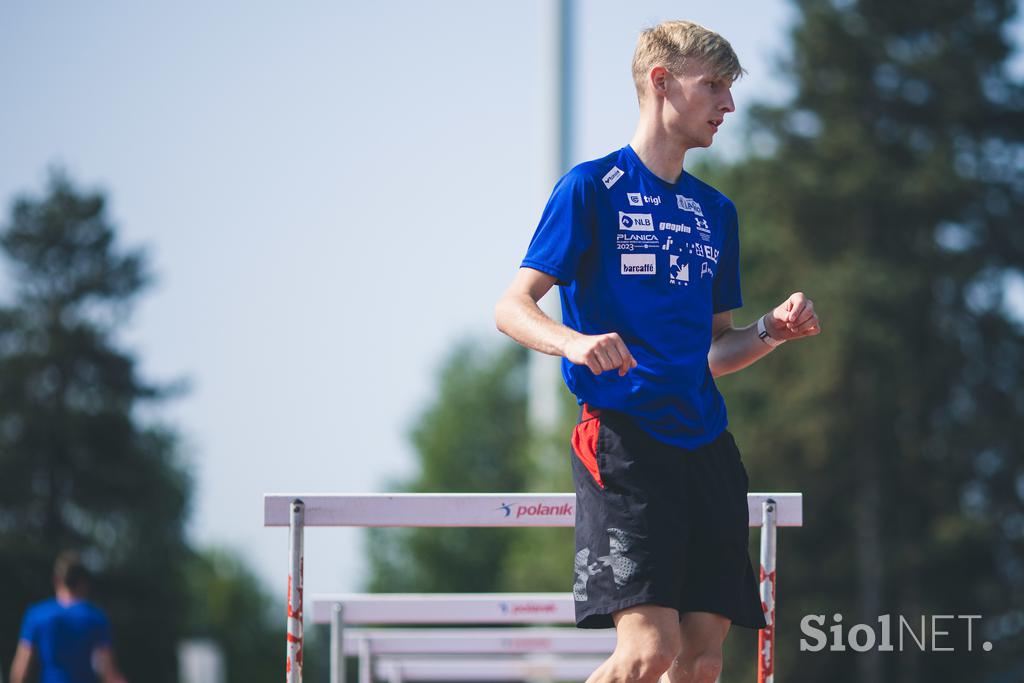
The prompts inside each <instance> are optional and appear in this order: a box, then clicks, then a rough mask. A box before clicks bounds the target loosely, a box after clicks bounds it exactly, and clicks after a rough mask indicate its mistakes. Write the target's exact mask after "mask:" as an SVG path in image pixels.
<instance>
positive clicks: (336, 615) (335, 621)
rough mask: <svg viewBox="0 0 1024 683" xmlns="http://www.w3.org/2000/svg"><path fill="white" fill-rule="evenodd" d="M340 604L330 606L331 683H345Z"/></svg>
mask: <svg viewBox="0 0 1024 683" xmlns="http://www.w3.org/2000/svg"><path fill="white" fill-rule="evenodd" d="M343 628H344V622H343V620H342V612H341V603H340V602H336V603H334V605H332V606H331V683H345V641H344V638H345V632H344V630H343Z"/></svg>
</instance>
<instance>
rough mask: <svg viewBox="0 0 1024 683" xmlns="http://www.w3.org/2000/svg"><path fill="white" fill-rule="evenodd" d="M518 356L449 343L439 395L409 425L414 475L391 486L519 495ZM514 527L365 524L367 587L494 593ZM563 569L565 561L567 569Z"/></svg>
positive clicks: (525, 460)
mask: <svg viewBox="0 0 1024 683" xmlns="http://www.w3.org/2000/svg"><path fill="white" fill-rule="evenodd" d="M525 360H526V352H525V351H524V350H523V349H522V348H520V347H517V346H513V345H510V344H505V345H503V346H502V347H501V348H500V349H498V350H497V351H491V350H487V349H485V348H483V347H481V346H480V345H479V344H474V343H472V342H465V343H462V344H460V345H458V346H457V347H456V348H455V349H454V350H453V351H452V353H451V354H450V355H449V357H448V358H447V359H446V361H445V362H444V364H443V367H442V370H441V372H440V376H439V395H438V397H437V399H436V401H435V402H434V403H433V404H432V405H431V406H429V407H428V408H427V409H426V410H425V411H424V412H423V414H422V415H421V416H420V417H419V418H418V420H417V421H416V424H415V426H414V427H413V429H412V435H411V436H412V442H413V445H414V446H415V448H416V451H417V453H418V455H419V471H418V472H417V474H416V475H415V476H414V477H413V478H412V480H411V481H409V482H407V483H405V484H402V485H399V486H398V487H396V490H405V491H411V492H502V491H523V490H525V486H526V483H527V481H528V480H529V476H530V466H529V457H528V454H527V452H526V446H527V438H526V395H525V391H526V385H525V381H526V363H525ZM520 531H521V530H518V529H371V530H370V531H369V543H368V546H367V548H368V553H369V558H370V581H369V586H368V588H369V590H372V591H377V592H402V591H425V592H447V591H454V592H479V591H495V590H503V589H504V587H505V583H506V579H505V574H506V570H505V567H506V563H507V562H508V555H509V551H510V548H511V547H512V543H513V542H514V535H515V534H516V533H520ZM570 570H571V566H570Z"/></svg>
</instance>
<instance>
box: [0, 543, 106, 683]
mask: <svg viewBox="0 0 1024 683" xmlns="http://www.w3.org/2000/svg"><path fill="white" fill-rule="evenodd" d="M53 585H54V591H55V593H56V598H55V599H52V600H46V601H43V602H40V603H37V604H35V605H33V606H32V607H30V608H29V610H28V612H26V614H25V620H24V621H23V622H22V625H21V638H20V640H19V641H18V649H17V651H16V652H15V653H14V663H13V664H12V665H11V683H27V681H29V680H30V678H29V670H30V669H31V668H32V666H33V664H34V663H36V662H38V663H39V667H40V671H39V681H40V683H95V682H96V681H102V683H123V682H124V679H123V678H122V677H121V674H120V672H119V671H118V669H117V665H116V664H115V663H114V656H113V653H112V652H111V650H110V626H109V625H108V624H107V618H106V616H104V614H103V612H101V611H100V610H99V609H98V608H96V607H94V606H93V605H91V604H90V603H88V602H86V599H85V598H86V596H87V594H88V590H89V573H88V570H87V569H86V568H85V565H83V564H82V562H81V561H80V560H79V559H78V556H77V555H75V554H74V553H61V555H60V556H59V557H58V558H57V562H56V564H55V565H54V569H53Z"/></svg>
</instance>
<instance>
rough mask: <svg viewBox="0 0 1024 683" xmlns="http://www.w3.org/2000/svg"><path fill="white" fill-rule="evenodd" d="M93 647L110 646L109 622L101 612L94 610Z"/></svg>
mask: <svg viewBox="0 0 1024 683" xmlns="http://www.w3.org/2000/svg"><path fill="white" fill-rule="evenodd" d="M93 641H94V643H95V647H103V646H105V645H110V622H109V621H107V616H106V615H105V614H103V612H101V611H99V610H96V623H95V628H94V629H93Z"/></svg>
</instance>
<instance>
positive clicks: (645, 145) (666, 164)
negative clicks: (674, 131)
mask: <svg viewBox="0 0 1024 683" xmlns="http://www.w3.org/2000/svg"><path fill="white" fill-rule="evenodd" d="M629 146H630V147H632V148H633V151H634V152H636V155H637V156H638V157H640V161H642V162H643V164H644V166H646V167H647V169H648V170H649V171H650V172H651V173H653V174H654V175H656V176H658V177H659V178H661V179H662V180H664V181H665V182H666V183H675V182H676V181H677V180H679V176H680V175H682V173H683V158H684V157H685V156H686V147H684V146H683V145H681V144H679V142H678V141H676V140H672V139H671V138H670V136H669V135H668V132H667V131H665V129H664V128H662V127H661V126H660V125H658V124H657V123H655V122H653V121H651V120H650V119H641V120H640V123H638V124H637V127H636V132H635V133H634V134H633V139H632V140H630V141H629Z"/></svg>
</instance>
